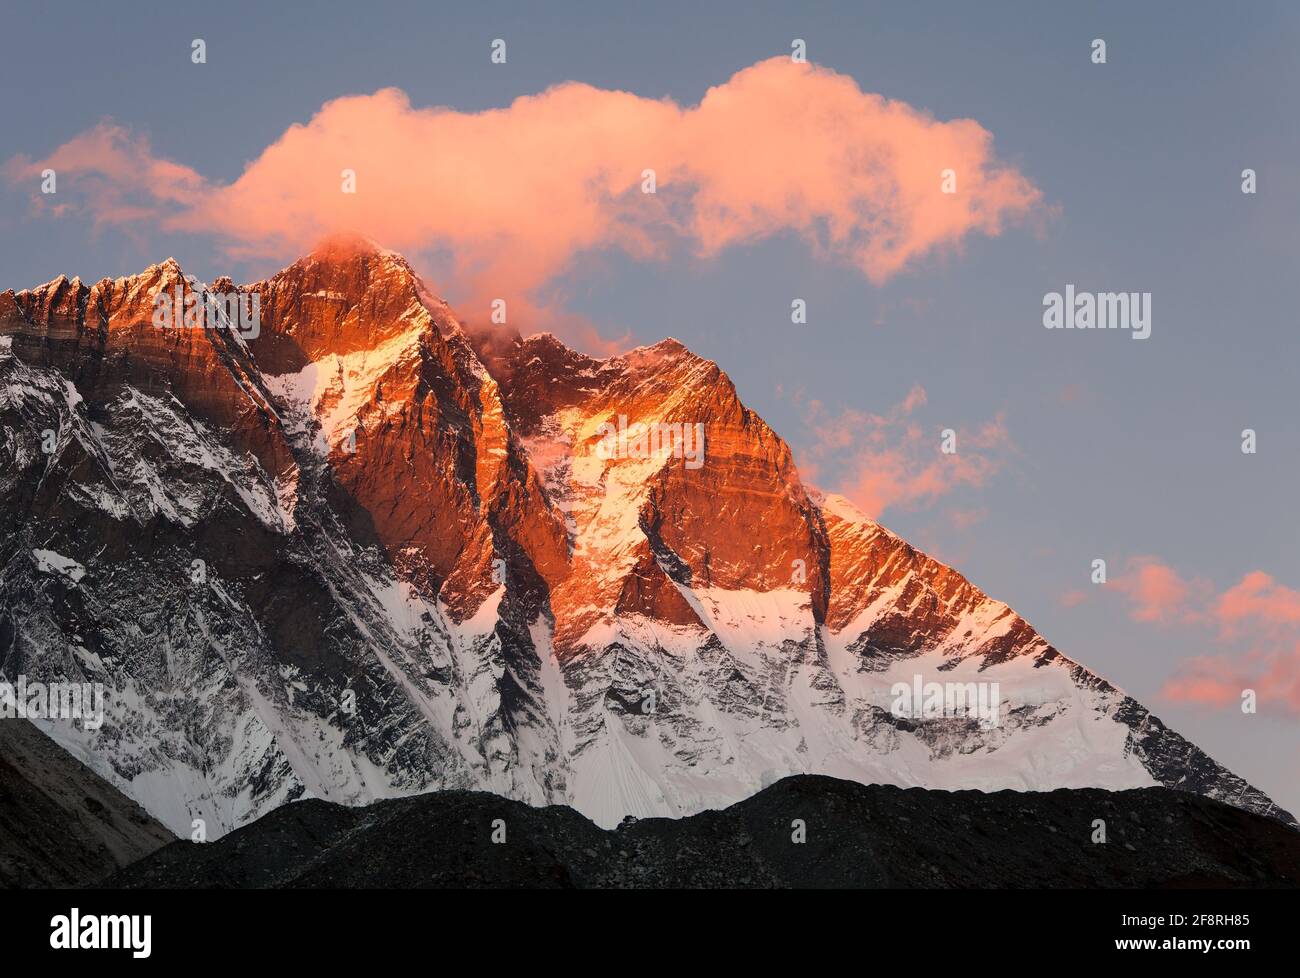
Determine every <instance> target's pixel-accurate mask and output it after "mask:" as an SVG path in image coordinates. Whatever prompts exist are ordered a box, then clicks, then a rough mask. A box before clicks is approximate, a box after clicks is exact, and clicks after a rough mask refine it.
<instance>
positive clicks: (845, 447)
mask: <svg viewBox="0 0 1300 978" xmlns="http://www.w3.org/2000/svg"><path fill="white" fill-rule="evenodd" d="M925 403H926V393H925V389H924V388H923V387H921V386H920V385H919V384H918V385H915V386H913V387H912V389H911V390H910V391H909V392H908V394H907V396H906V397H905V398H904V399H903V400H902V401H901V402H899V403H898V404H896V405H895V406H894V407H892V408H891V409H890V410H889V411H888V412H886V413H885V414H883V415H879V414H872V413H870V412H866V411H858V410H854V409H852V408H849V409H845V410H843V411H841V412H839V413H838V414H831V413H829V412H828V411H827V410H826V409H825V407H824V406H823V405H822V404H821V403H820V402H818V401H812V402H809V404H808V406H807V411H806V421H807V424H808V426H809V428H810V430H811V433H812V440H811V442H810V443H809V445H808V447H807V448H806V449H805V451H804V453H803V454H802V455H801V457H800V459H799V469H800V471H801V472H802V473H804V474H805V476H806V477H808V478H809V479H810V480H812V479H818V478H825V477H826V473H829V472H834V473H836V475H834V476H833V478H834V481H835V488H836V491H837V492H840V493H842V494H844V495H845V496H847V497H848V498H849V499H851V500H853V502H854V504H855V505H856V506H857V507H858V508H859V509H861V510H862V512H863V513H865V514H867V515H868V516H870V517H872V518H877V517H879V516H880V514H881V513H883V512H884V511H885V510H887V509H889V508H891V507H906V508H918V507H923V506H928V505H931V504H933V503H934V502H936V501H937V500H939V499H940V498H943V497H945V496H947V495H949V494H950V493H952V492H954V491H956V490H957V489H959V488H962V487H968V488H978V487H980V486H983V485H984V484H985V483H987V482H988V480H989V479H990V478H992V476H993V475H994V474H995V473H996V472H997V471H998V470H999V469H1000V468H1001V467H1002V464H1003V462H1004V461H1005V457H1006V455H1007V454H1008V453H1009V452H1010V451H1011V450H1012V447H1013V446H1012V443H1011V438H1010V435H1009V434H1008V432H1007V429H1006V422H1005V419H1004V418H1003V416H1002V415H998V416H997V417H995V418H994V419H993V420H991V421H987V422H985V423H983V424H981V425H979V426H978V427H976V428H974V429H971V430H963V429H954V430H955V433H956V436H957V437H956V448H957V451H956V452H955V453H953V454H943V453H942V452H941V451H940V441H941V439H940V426H937V425H928V426H927V425H923V424H921V423H920V422H919V421H917V420H916V419H915V417H914V416H913V415H914V414H915V412H916V411H917V410H918V409H919V408H921V407H924V405H925ZM810 473H811V474H810Z"/></svg>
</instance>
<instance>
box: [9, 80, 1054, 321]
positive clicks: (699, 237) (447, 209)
mask: <svg viewBox="0 0 1300 978" xmlns="http://www.w3.org/2000/svg"><path fill="white" fill-rule="evenodd" d="M46 166H51V167H54V168H56V169H57V170H58V171H59V174H60V194H63V193H64V192H65V191H66V192H71V193H77V194H79V196H80V199H81V200H82V202H83V204H84V206H85V207H86V208H87V209H88V210H89V211H90V213H91V214H92V215H93V217H94V220H95V222H96V223H101V224H102V223H108V224H133V223H134V224H139V223H142V222H157V223H158V224H159V225H160V226H162V227H164V228H166V229H169V230H190V231H195V232H200V233H215V234H217V235H220V236H221V238H222V239H223V240H224V241H225V242H226V244H227V246H228V247H229V249H230V250H231V253H232V254H235V255H241V256H246V257H253V256H262V257H275V258H289V257H296V256H297V255H298V254H300V253H301V252H302V251H303V250H305V249H306V248H307V247H309V246H310V245H311V244H313V243H314V242H315V241H316V240H318V239H319V238H320V237H321V236H322V235H324V234H326V233H329V232H331V231H334V230H338V229H350V230H356V231H361V232H364V233H366V234H369V235H370V236H371V237H373V238H375V239H376V240H379V241H382V242H383V243H384V244H386V245H389V246H390V247H393V248H398V249H400V250H404V251H413V252H421V251H428V252H430V253H432V252H445V253H449V254H450V255H451V256H452V268H451V269H450V274H454V275H455V276H456V279H457V282H458V283H460V284H461V285H462V286H463V287H465V288H466V289H467V290H468V291H469V292H471V293H473V294H475V295H487V296H499V297H503V298H507V299H508V300H509V299H515V300H517V301H519V302H520V303H523V302H524V301H526V300H525V297H526V296H528V295H529V294H531V293H534V292H535V291H536V290H538V289H539V288H540V287H541V286H543V285H544V284H546V283H547V282H549V281H551V280H553V279H554V278H555V277H556V276H558V275H560V274H561V273H562V272H564V271H565V270H566V269H567V268H568V267H569V266H570V264H571V262H572V261H573V259H574V258H575V256H577V255H579V254H581V253H583V252H585V251H588V250H591V249H605V248H617V249H621V250H623V251H625V252H628V253H630V254H632V255H633V256H635V257H638V258H651V257H659V256H663V255H664V254H666V252H667V249H668V248H669V247H670V246H671V245H672V243H673V242H675V241H682V242H684V243H686V244H687V246H688V247H690V248H692V250H694V251H695V252H696V253H697V254H700V255H703V256H709V255H713V254H716V253H717V252H719V251H721V250H722V249H724V248H728V247H732V246H735V245H738V244H743V243H746V242H752V241H757V240H759V239H762V238H765V237H768V236H771V235H774V234H778V233H782V232H794V233H795V234H797V235H799V236H800V237H802V238H803V239H804V240H805V241H807V242H808V244H809V245H810V246H811V247H812V248H813V249H815V251H816V252H817V253H818V254H821V255H823V256H825V257H827V258H829V259H831V260H835V261H840V262H845V263H848V264H850V265H852V266H854V267H856V268H858V269H860V270H861V271H862V273H863V274H864V275H866V276H867V277H868V278H870V279H871V280H873V281H876V282H880V281H883V280H884V279H886V278H888V277H890V276H892V275H895V274H897V273H898V272H900V271H901V270H902V269H904V268H905V267H906V266H908V265H909V264H910V263H912V262H914V261H916V260H917V259H919V258H921V257H922V256H924V255H926V254H929V253H931V252H933V251H935V250H936V249H942V248H947V247H954V246H958V245H959V244H960V242H961V241H962V240H963V238H965V237H966V236H967V235H969V234H972V233H979V234H985V235H997V234H999V233H1000V232H1001V231H1002V229H1003V228H1004V226H1005V225H1006V224H1007V223H1008V222H1011V221H1016V220H1020V219H1023V218H1024V217H1026V216H1027V215H1028V214H1029V213H1030V212H1031V211H1032V210H1033V209H1034V208H1035V207H1036V206H1037V205H1038V204H1039V203H1040V201H1041V195H1040V193H1039V191H1038V190H1037V189H1036V188H1035V187H1034V186H1033V185H1032V184H1031V183H1030V182H1029V181H1028V180H1026V179H1025V177H1023V176H1022V175H1021V174H1020V173H1018V172H1017V171H1016V170H1015V169H1014V168H1011V167H1008V166H1006V165H1003V164H1000V163H998V162H997V160H996V159H995V158H994V156H993V152H992V136H991V135H990V133H989V132H988V131H987V130H985V129H984V128H983V127H981V126H980V125H979V124H978V123H976V122H974V121H973V120H969V119H956V120H951V121H947V122H942V121H938V120H936V119H934V118H933V117H931V116H930V115H928V114H927V113H925V112H923V111H920V110H918V109H915V108H913V107H911V106H909V105H907V104H906V103H903V102H898V101H889V100H887V99H885V98H883V97H881V96H879V95H874V94H871V93H868V92H863V91H862V90H861V89H860V88H859V87H858V85H857V83H856V82H855V81H854V80H853V79H852V78H851V77H849V76H846V75H841V74H837V73H836V72H834V71H831V70H829V69H825V68H820V67H815V66H812V65H808V64H796V63H794V62H792V61H791V60H790V59H789V58H773V59H771V60H768V61H763V62H759V63H758V64H755V65H753V66H751V67H749V68H745V69H743V70H741V71H739V72H737V73H736V74H735V75H733V76H732V77H731V78H730V79H729V80H728V81H726V82H724V83H723V84H720V85H717V86H715V87H713V88H711V89H709V90H708V91H707V92H706V93H705V95H704V97H703V99H701V101H700V103H699V104H698V105H694V106H688V107H683V106H680V105H678V104H677V103H675V102H673V101H671V100H669V99H649V98H643V97H640V96H637V95H633V94H631V93H628V92H622V91H610V90H604V89H599V88H594V87H592V86H590V85H585V84H580V83H577V82H567V83H564V84H560V85H556V86H554V87H552V88H549V89H547V90H546V91H544V92H542V93H540V94H538V95H532V96H527V97H522V98H518V99H516V100H515V101H514V102H512V103H511V104H510V105H509V106H508V107H506V108H501V109H493V110H488V111H484V112H475V113H466V112H457V111H455V110H452V109H448V108H417V107H414V106H412V105H411V103H410V101H409V99H408V98H407V96H406V95H405V94H404V93H403V92H402V91H400V90H398V89H395V88H388V89H383V90H381V91H378V92H375V93H373V94H370V95H350V96H346V97H343V98H338V99H334V100H333V101H330V102H327V103H325V104H324V105H323V106H322V107H321V108H320V109H319V111H317V112H316V114H315V115H314V116H313V117H312V118H311V119H310V120H308V121H307V122H306V123H305V124H298V125H293V126H290V127H289V128H288V129H287V130H286V131H285V132H284V133H283V134H282V135H281V136H280V137H279V138H278V139H276V140H275V142H273V143H272V144H271V145H270V146H267V147H266V148H265V149H264V150H262V151H261V152H260V153H259V154H257V155H256V157H255V158H254V159H253V160H252V162H251V163H249V164H248V166H247V167H246V169H245V170H244V172H243V174H242V175H241V176H240V177H239V178H238V179H237V180H235V181H234V182H233V183H231V184H224V185H223V184H220V183H218V182H213V181H211V180H209V179H207V178H205V177H204V176H202V175H201V174H200V173H199V172H198V171H196V170H194V169H192V168H189V167H187V166H184V165H182V164H180V163H176V162H172V161H169V160H165V159H160V158H158V157H157V156H155V155H154V154H153V152H152V151H151V149H150V146H149V143H148V141H147V140H146V139H145V138H143V137H141V136H136V135H132V134H131V133H129V132H128V131H126V130H124V129H122V128H120V127H118V126H114V125H112V124H109V123H105V124H103V125H100V126H98V127H96V128H94V129H92V130H89V131H88V132H86V133H83V134H81V135H79V136H77V137H75V138H74V139H72V140H71V141H69V142H68V143H65V144H64V145H62V146H60V147H59V148H58V149H56V150H55V151H54V152H53V153H51V154H50V155H49V156H47V157H46V158H44V159H42V160H39V161H32V160H29V159H26V158H20V157H16V158H14V159H12V160H10V161H9V163H8V164H7V166H6V172H7V174H8V176H9V177H10V179H11V180H15V181H17V180H27V179H29V178H31V176H32V175H33V174H36V173H39V171H40V170H41V169H42V168H44V167H46ZM344 169H350V170H353V171H355V173H356V193H355V194H345V193H342V192H341V189H340V188H341V176H340V174H341V171H343V170H344ZM646 169H653V170H655V171H656V176H657V193H656V194H654V195H649V194H643V193H642V192H641V188H642V180H643V177H642V173H643V171H644V170H646ZM947 169H951V170H953V171H955V173H956V175H957V193H955V194H944V193H941V192H940V183H941V176H940V174H941V171H943V170H947Z"/></svg>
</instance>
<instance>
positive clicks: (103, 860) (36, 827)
mask: <svg viewBox="0 0 1300 978" xmlns="http://www.w3.org/2000/svg"><path fill="white" fill-rule="evenodd" d="M175 838H176V837H175V836H174V835H172V833H171V832H169V831H167V829H166V828H164V827H163V826H162V825H161V824H160V823H159V822H157V821H156V820H155V819H153V818H151V817H150V816H149V813H148V812H146V811H145V810H144V809H143V808H141V807H140V806H139V805H137V804H136V803H135V802H133V801H132V800H131V799H130V798H128V797H126V795H124V794H122V792H120V791H118V790H117V789H116V788H114V787H113V786H112V785H111V784H109V783H108V782H107V781H105V780H104V779H103V778H101V777H99V776H98V775H96V774H95V773H94V772H93V771H91V770H90V768H88V767H85V766H84V765H82V764H80V763H79V762H78V761H77V760H76V759H75V758H73V757H72V756H71V755H69V754H68V753H66V752H65V751H64V750H63V749H62V748H61V747H59V746H58V745H57V744H56V743H55V742H54V741H52V740H50V739H49V738H48V737H46V736H45V735H44V734H43V733H41V732H40V731H39V730H37V729H36V727H34V726H32V724H30V723H29V722H28V721H26V720H16V719H8V720H0V888H6V889H7V888H12V887H24V888H26V887H61V886H89V885H90V884H92V883H94V882H95V881H96V880H100V879H103V878H104V876H106V875H107V874H108V873H111V872H113V870H115V869H119V868H121V867H122V866H125V865H127V864H128V863H132V862H134V861H136V860H137V859H139V858H140V857H142V856H144V855H146V854H148V853H151V852H153V851H154V850H155V849H157V848H158V847H159V846H163V845H166V844H167V843H168V842H172V841H174V840H175Z"/></svg>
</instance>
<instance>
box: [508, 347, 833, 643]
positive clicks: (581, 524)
mask: <svg viewBox="0 0 1300 978" xmlns="http://www.w3.org/2000/svg"><path fill="white" fill-rule="evenodd" d="M503 373H504V374H505V376H506V377H507V378H508V380H507V382H506V384H505V387H506V400H507V405H508V408H509V411H510V416H511V419H512V423H513V424H514V425H515V426H516V428H517V429H518V430H519V431H520V433H521V435H522V438H523V441H524V444H525V446H526V448H527V449H528V452H529V455H530V458H531V460H532V461H533V463H534V465H535V466H536V467H537V469H538V470H539V471H540V472H541V473H542V477H543V481H544V482H545V484H546V486H547V491H548V492H549V493H550V494H551V496H552V498H554V499H555V500H556V501H557V504H558V505H560V507H561V508H562V509H564V511H565V513H566V516H567V518H568V523H569V536H570V539H571V541H572V558H571V561H572V568H571V573H570V575H569V577H568V578H567V580H566V581H563V582H554V584H553V588H552V594H551V608H552V611H553V613H554V615H555V623H556V632H555V645H556V649H557V651H559V652H560V653H562V654H564V653H568V652H572V651H575V650H578V649H580V648H581V647H582V641H581V640H582V638H583V636H584V635H585V634H586V633H587V631H588V630H589V629H590V628H591V627H592V626H594V625H596V624H598V623H600V622H602V621H605V620H608V619H610V618H611V617H613V616H616V615H618V614H620V613H623V612H626V611H631V610H635V611H637V612H638V613H640V614H644V615H646V616H647V617H650V618H652V619H656V620H660V621H663V622H665V623H668V624H678V625H685V624H698V623H699V618H698V616H697V614H696V612H695V611H694V610H693V609H692V607H691V605H690V603H689V601H688V600H687V599H686V598H685V597H684V596H683V594H682V593H681V590H680V589H679V588H678V586H677V585H681V586H683V587H691V588H722V589H743V588H748V589H755V590H763V591H765V590H771V589H774V588H785V587H795V588H798V589H801V590H806V591H807V592H808V593H809V595H810V598H811V601H812V604H813V607H814V608H815V609H816V613H817V614H818V615H819V616H820V614H821V613H822V612H823V611H824V609H825V601H826V598H825V594H826V574H825V568H826V560H827V551H826V541H825V535H824V533H823V531H822V528H821V525H820V521H819V519H818V517H817V514H816V511H815V508H814V507H813V506H812V504H811V503H810V501H809V500H808V498H807V495H806V494H805V493H804V490H803V488H802V487H801V485H800V483H799V479H798V476H797V474H796V473H795V471H794V467H793V465H792V463H791V460H790V451H789V449H788V447H787V446H786V445H785V443H784V442H782V441H781V439H780V438H778V437H777V436H776V435H775V434H774V433H773V432H772V431H771V429H770V428H768V427H767V425H766V424H764V423H763V421H762V420H761V419H760V418H759V417H758V416H757V415H755V414H753V412H751V411H749V410H747V409H746V408H745V407H744V406H743V405H742V404H741V403H740V401H739V399H738V398H737V396H736V392H735V388H734V387H733V386H732V384H731V381H730V380H729V379H728V378H727V377H726V375H725V374H723V373H722V372H721V371H720V370H719V369H718V368H717V366H716V365H714V364H712V363H710V362H708V361H706V360H702V359H701V358H699V357H697V356H695V355H694V354H692V353H690V351H688V350H686V349H685V347H683V346H682V345H681V344H679V343H677V342H676V341H673V340H668V341H665V342H663V343H660V344H657V345H656V346H653V347H649V348H645V349H640V350H635V351H633V352H631V353H629V354H626V355H624V356H621V357H615V358H611V359H609V360H604V361H596V360H592V359H589V358H586V357H581V356H578V355H575V354H573V353H572V352H571V351H568V350H566V349H564V348H563V347H562V346H561V345H560V344H559V342H558V341H557V340H555V339H554V338H553V337H549V336H540V337H532V338H530V339H529V340H526V341H523V342H522V343H520V344H519V345H518V347H517V349H516V350H515V352H514V355H513V357H512V358H511V360H510V361H509V362H508V364H507V365H506V367H505V369H504V371H503ZM638 424H639V425H643V426H653V425H662V426H667V427H666V428H664V429H661V430H660V434H659V436H658V444H657V446H656V444H655V443H654V442H653V441H651V440H650V438H649V437H647V439H646V441H645V442H644V443H641V442H639V441H638V439H637V434H638V430H637V428H636V427H635V426H637V425H638ZM602 425H609V426H611V427H606V428H602ZM612 429H614V430H618V429H621V430H622V431H624V432H630V434H628V435H627V437H626V438H624V439H623V440H621V441H620V440H617V439H616V440H614V441H612V442H611V441H610V440H609V436H610V432H611V430H612ZM678 431H680V432H681V436H680V439H678ZM647 436H648V433H647ZM701 436H702V437H701ZM675 439H678V440H675ZM656 447H657V448H658V449H659V450H658V452H657V453H656V452H655V448H656ZM611 449H612V450H611ZM796 561H801V562H802V564H800V565H796ZM674 581H676V582H677V583H676V584H674V583H673V582H674Z"/></svg>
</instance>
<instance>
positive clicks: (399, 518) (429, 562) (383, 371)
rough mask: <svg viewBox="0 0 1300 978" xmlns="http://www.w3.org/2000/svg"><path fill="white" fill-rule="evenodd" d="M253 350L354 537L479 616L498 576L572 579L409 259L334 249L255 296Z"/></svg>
mask: <svg viewBox="0 0 1300 978" xmlns="http://www.w3.org/2000/svg"><path fill="white" fill-rule="evenodd" d="M250 289H251V290H253V291H256V292H258V293H259V294H260V295H261V297H262V334H261V336H259V337H258V338H257V339H256V340H254V341H253V342H252V343H251V346H252V349H253V351H254V354H255V356H256V357H257V360H258V363H259V365H261V366H262V368H263V370H265V371H267V373H269V374H271V375H272V378H273V379H272V381H271V386H272V387H273V388H274V389H275V390H276V392H277V400H278V402H279V403H281V404H282V405H283V406H284V408H285V410H286V411H287V412H288V413H289V414H290V415H291V416H293V417H294V418H295V419H296V424H297V427H298V430H299V431H300V432H301V433H302V434H303V435H304V436H305V437H304V438H301V439H300V440H299V445H300V447H301V448H303V449H304V450H306V449H310V450H311V451H313V452H315V453H316V454H318V455H320V456H321V457H323V458H324V459H325V460H326V462H327V464H328V468H329V473H330V477H331V484H332V486H333V488H334V490H335V491H336V494H337V502H338V503H339V504H340V508H341V509H342V510H343V511H344V513H345V514H346V517H347V519H348V521H349V524H350V529H351V530H352V532H353V534H354V535H355V536H356V537H357V538H358V539H361V540H369V541H371V542H374V543H376V544H378V545H379V546H380V547H381V548H382V549H383V550H384V551H385V553H386V554H387V556H388V557H389V559H390V560H392V561H393V563H394V564H395V565H396V566H397V567H398V568H399V570H400V571H401V572H402V573H403V574H404V576H406V577H407V579H408V580H410V581H411V582H412V583H414V584H416V585H417V586H419V587H420V588H421V589H422V590H423V591H424V592H426V593H428V594H430V595H432V594H440V596H441V597H442V599H443V600H444V601H445V602H446V604H447V605H448V607H449V608H450V609H451V611H452V613H453V615H454V616H456V617H467V616H469V615H472V614H473V613H474V611H475V610H477V608H478V607H479V605H480V604H481V603H482V601H483V599H484V598H485V597H486V596H487V595H489V594H491V593H492V592H493V591H494V590H496V589H497V587H498V586H499V585H500V584H501V582H502V581H503V580H510V579H515V580H517V581H518V582H519V583H520V584H521V585H528V586H529V587H527V588H526V593H527V594H528V595H529V596H530V597H531V600H532V602H533V604H536V603H537V602H538V600H539V599H540V598H541V595H542V593H543V592H544V588H541V587H539V586H538V584H539V581H540V578H539V572H538V570H537V568H538V567H540V566H544V567H547V568H549V569H550V573H551V574H552V576H557V577H562V576H563V563H564V559H565V556H564V550H565V542H564V535H563V529H562V525H561V522H560V520H559V517H558V515H557V514H555V513H553V512H552V511H551V510H550V509H549V507H548V505H547V502H546V499H545V498H544V496H543V495H542V492H541V488H540V486H539V484H538V483H537V480H536V478H535V477H534V476H533V474H532V472H531V470H530V468H529V466H528V464H527V461H526V459H525V458H524V457H523V456H522V455H521V454H520V452H519V447H518V445H517V444H516V443H515V442H514V441H513V439H512V436H511V432H510V430H509V428H508V427H507V425H506V423H505V419H504V415H503V411H502V404H501V397H500V393H499V390H498V388H497V384H496V382H495V381H494V380H493V379H492V377H491V376H490V375H489V374H488V373H487V371H486V370H485V369H484V368H483V367H482V365H481V364H480V363H479V361H478V358H477V357H476V355H475V354H474V352H473V350H472V348H471V347H470V345H469V343H468V341H467V340H466V338H465V336H464V335H463V333H462V332H461V330H460V327H459V325H458V324H457V323H456V321H455V319H454V317H453V316H452V315H451V313H450V311H449V310H448V309H447V308H446V306H445V305H443V304H442V303H440V302H438V301H437V300H436V299H434V298H432V297H431V296H430V295H428V293H427V292H426V291H425V290H424V289H423V287H422V285H421V283H420V282H419V280H418V278H417V277H416V276H415V275H414V273H413V272H412V271H411V269H410V266H409V265H408V264H407V263H406V261H405V259H402V258H400V257H399V256H396V255H393V254H390V253H387V252H384V251H382V250H380V249H377V248H374V247H373V246H369V245H367V244H366V243H364V242H360V241H355V240H348V239H338V240H334V241H331V242H329V243H327V244H326V245H325V246H324V247H323V248H321V249H320V250H318V251H316V252H313V253H312V254H311V255H308V256H307V257H306V258H304V259H302V260H301V261H299V262H297V263H295V264H294V265H292V266H290V267H289V268H287V269H285V270H284V271H283V272H281V273H280V274H278V275H276V276H275V277H274V278H272V279H270V280H269V281H267V282H263V283H258V284H257V285H254V286H251V287H250Z"/></svg>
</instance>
